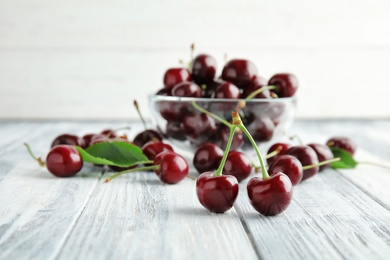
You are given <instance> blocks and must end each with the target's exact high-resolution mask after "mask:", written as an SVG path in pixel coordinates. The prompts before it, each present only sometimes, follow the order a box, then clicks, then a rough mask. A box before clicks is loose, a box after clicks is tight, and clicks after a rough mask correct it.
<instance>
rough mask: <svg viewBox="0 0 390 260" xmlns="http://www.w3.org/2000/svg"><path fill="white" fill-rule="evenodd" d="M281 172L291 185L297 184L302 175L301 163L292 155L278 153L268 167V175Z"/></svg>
mask: <svg viewBox="0 0 390 260" xmlns="http://www.w3.org/2000/svg"><path fill="white" fill-rule="evenodd" d="M278 172H283V173H284V174H286V175H287V176H288V177H289V178H290V180H291V183H292V185H297V184H298V183H300V182H301V180H302V177H303V169H302V163H301V162H300V161H299V160H298V159H297V158H296V157H294V156H292V155H287V154H285V155H278V156H276V157H275V159H274V160H273V161H272V163H271V164H270V165H269V167H268V173H269V174H270V175H272V174H275V173H278Z"/></svg>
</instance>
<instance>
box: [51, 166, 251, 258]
mask: <svg viewBox="0 0 390 260" xmlns="http://www.w3.org/2000/svg"><path fill="white" fill-rule="evenodd" d="M69 258H70V259H72V258H73V259H74V258H81V259H107V258H112V259H187V258H191V259H257V256H256V254H255V251H254V250H253V248H252V245H251V242H250V240H249V238H248V236H247V234H246V232H245V230H244V228H243V226H242V224H241V221H240V217H239V216H238V215H237V213H236V212H235V210H234V209H232V210H230V211H228V212H227V213H225V214H212V213H209V212H208V211H207V210H206V209H204V208H203V207H202V206H201V205H200V203H199V202H198V200H197V198H196V194H195V183H194V181H193V180H190V179H185V180H183V181H182V182H181V183H179V184H176V185H166V184H162V183H161V182H160V180H159V179H158V178H157V176H155V174H154V173H133V174H128V175H125V176H122V177H119V178H117V179H114V180H113V181H112V182H110V183H107V184H106V183H102V182H100V183H99V184H98V187H97V188H96V190H95V192H94V193H93V194H92V196H91V200H90V202H89V203H88V205H87V206H86V208H85V210H84V211H83V213H82V215H81V216H80V219H79V220H78V222H77V223H76V225H75V227H74V229H73V231H72V232H71V233H70V235H69V237H68V239H67V240H66V243H65V245H64V247H63V250H62V251H61V252H60V254H59V255H58V259H69Z"/></svg>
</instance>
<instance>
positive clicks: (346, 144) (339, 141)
mask: <svg viewBox="0 0 390 260" xmlns="http://www.w3.org/2000/svg"><path fill="white" fill-rule="evenodd" d="M326 145H327V146H329V147H337V148H340V149H343V150H345V151H347V152H349V153H350V154H352V155H354V154H355V151H356V148H357V144H356V142H355V141H354V140H352V139H351V138H349V137H346V136H334V137H332V138H330V139H329V140H328V141H327V142H326Z"/></svg>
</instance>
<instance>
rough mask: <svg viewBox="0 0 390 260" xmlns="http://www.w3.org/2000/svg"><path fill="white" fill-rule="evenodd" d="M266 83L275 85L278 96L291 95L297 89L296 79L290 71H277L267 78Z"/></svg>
mask: <svg viewBox="0 0 390 260" xmlns="http://www.w3.org/2000/svg"><path fill="white" fill-rule="evenodd" d="M268 85H273V86H276V89H275V90H274V92H275V93H276V94H277V95H278V97H280V98H281V97H292V96H294V94H295V92H296V91H297V89H298V79H297V78H296V77H295V75H293V74H290V73H279V74H275V75H273V76H272V77H271V78H270V79H269V81H268Z"/></svg>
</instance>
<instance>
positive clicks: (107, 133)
mask: <svg viewBox="0 0 390 260" xmlns="http://www.w3.org/2000/svg"><path fill="white" fill-rule="evenodd" d="M101 134H102V135H105V136H107V137H108V138H115V137H117V135H116V133H115V131H114V130H113V129H106V130H103V131H102V132H101Z"/></svg>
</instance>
